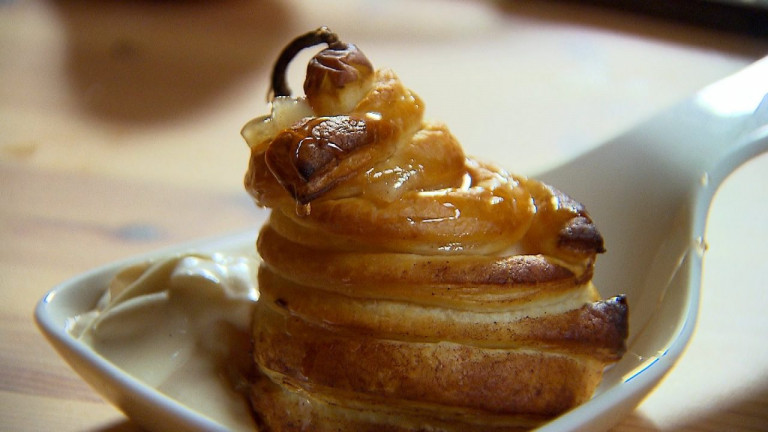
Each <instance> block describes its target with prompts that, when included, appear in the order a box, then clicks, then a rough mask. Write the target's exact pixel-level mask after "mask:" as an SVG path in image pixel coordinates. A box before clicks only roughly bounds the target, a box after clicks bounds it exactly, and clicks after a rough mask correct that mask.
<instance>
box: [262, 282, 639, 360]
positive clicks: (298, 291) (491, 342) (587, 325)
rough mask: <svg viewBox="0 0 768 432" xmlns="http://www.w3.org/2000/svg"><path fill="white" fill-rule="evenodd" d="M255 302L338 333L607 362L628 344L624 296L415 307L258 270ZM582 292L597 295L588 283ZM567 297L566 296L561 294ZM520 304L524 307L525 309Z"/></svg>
mask: <svg viewBox="0 0 768 432" xmlns="http://www.w3.org/2000/svg"><path fill="white" fill-rule="evenodd" d="M259 279H260V281H266V282H267V283H263V284H262V286H263V287H264V289H263V290H262V292H261V301H262V302H263V304H264V305H265V307H268V308H272V309H276V311H277V312H278V313H282V314H286V315H292V316H296V317H299V318H301V319H302V320H304V321H306V322H307V323H310V324H313V325H317V326H322V327H326V328H328V329H330V330H332V331H335V332H338V333H347V334H350V335H352V336H353V335H364V336H370V337H377V338H380V339H397V340H402V341H412V342H433V343H434V342H440V341H451V342H456V343H462V344H466V345H472V346H478V347H485V348H510V349H539V350H543V351H547V352H553V353H562V354H573V355H586V356H590V357H593V358H595V359H599V360H600V361H603V362H605V363H610V362H612V361H616V360H618V359H619V358H620V357H621V356H622V355H623V354H624V351H625V350H626V348H625V343H624V341H625V339H626V337H627V333H628V314H627V305H626V301H625V299H624V297H621V296H620V297H614V298H611V299H608V300H599V301H593V302H589V303H585V304H584V305H583V306H581V307H578V308H575V309H572V310H568V311H566V312H563V313H551V312H550V313H544V314H542V315H538V316H529V315H528V314H530V313H532V312H536V313H541V312H538V309H545V310H546V309H547V308H549V310H550V311H551V310H553V308H555V309H556V308H557V307H558V304H557V303H558V302H560V301H563V299H562V298H559V297H555V298H554V299H552V300H553V301H552V303H547V302H544V301H541V300H539V301H537V304H536V308H535V309H533V310H527V309H525V306H522V307H521V308H520V309H522V312H517V313H515V312H512V313H509V312H506V311H503V310H502V311H493V310H484V311H482V312H474V311H466V310H455V309H447V308H445V307H442V306H439V307H434V306H432V305H423V304H422V305H420V304H415V303H413V301H385V300H380V299H364V298H363V299H359V298H351V297H348V296H345V295H339V294H334V293H331V292H327V291H322V290H313V289H309V288H307V287H304V286H301V285H296V284H293V283H290V282H288V281H286V280H284V279H283V280H280V277H279V276H277V275H274V274H273V273H271V272H270V271H269V270H266V269H262V271H261V272H260V274H259ZM584 294H586V295H590V294H591V295H594V296H595V297H596V293H594V290H593V289H592V287H591V286H589V287H588V289H585V293H584ZM566 296H567V294H566ZM526 310H527V311H528V312H527V313H526Z"/></svg>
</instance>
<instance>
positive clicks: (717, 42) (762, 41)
mask: <svg viewBox="0 0 768 432" xmlns="http://www.w3.org/2000/svg"><path fill="white" fill-rule="evenodd" d="M591 3H599V2H597V1H592V2H590V1H584V2H582V1H576V0H559V1H542V0H516V1H506V2H499V3H498V4H499V8H500V9H501V10H502V11H504V12H505V13H508V14H513V15H519V16H523V17H527V18H530V19H536V20H541V21H542V22H559V23H570V24H573V25H576V26H584V27H591V28H604V29H605V30H607V31H611V32H615V33H628V34H633V35H639V36H641V37H643V38H644V39H657V40H663V41H666V42H671V43H674V44H681V45H688V46H695V47H700V48H701V49H704V50H715V51H722V52H723V53H725V54H727V55H729V56H733V55H735V56H746V57H753V58H760V57H763V56H764V55H765V54H766V52H767V51H768V39H766V38H760V37H757V36H749V35H744V34H739V33H737V32H727V31H714V30H713V29H712V28H711V26H710V27H707V26H705V25H694V24H691V23H690V22H685V21H681V20H674V19H666V18H663V17H659V16H653V15H651V14H646V13H640V12H631V11H629V10H622V9H618V8H610V7H603V6H599V5H596V4H591ZM604 3H610V2H604ZM649 23H653V24H652V25H649Z"/></svg>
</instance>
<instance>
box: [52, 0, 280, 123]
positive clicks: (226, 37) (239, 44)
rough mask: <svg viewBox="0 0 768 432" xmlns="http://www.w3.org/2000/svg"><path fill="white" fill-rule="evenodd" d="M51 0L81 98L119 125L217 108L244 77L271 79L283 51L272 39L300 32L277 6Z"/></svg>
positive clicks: (261, 2) (263, 0)
mask: <svg viewBox="0 0 768 432" xmlns="http://www.w3.org/2000/svg"><path fill="white" fill-rule="evenodd" d="M53 4H54V5H55V10H56V12H57V15H58V19H59V20H60V22H61V24H62V26H63V28H64V31H65V35H66V40H65V43H66V50H65V55H66V58H65V60H64V61H65V71H66V73H67V74H68V79H69V81H70V82H71V87H72V92H74V94H75V97H76V100H77V101H78V102H80V103H81V104H82V106H83V109H84V110H85V111H86V112H87V113H88V114H91V115H93V116H95V117H97V118H99V119H100V120H107V121H111V122H115V123H128V124H133V125H136V124H151V123H158V122H164V121H169V120H173V119H174V118H178V117H181V116H186V115H189V114H190V113H193V112H194V111H195V110H196V109H200V108H201V107H205V106H209V105H210V104H211V103H215V100H216V98H220V97H225V96H226V93H227V92H228V91H232V90H231V89H232V88H233V87H234V86H235V85H236V84H237V83H239V82H241V81H242V80H244V79H245V78H247V77H248V76H251V75H252V74H254V73H258V74H264V75H268V73H269V69H270V68H271V63H272V58H274V57H275V56H276V53H277V52H279V50H280V49H281V48H282V46H281V45H280V44H278V45H279V46H274V45H271V44H272V43H273V42H271V41H282V40H286V41H287V40H289V39H290V38H291V37H292V36H293V33H294V30H293V29H292V28H291V25H290V24H291V17H290V16H288V15H289V12H288V11H286V10H285V7H284V5H283V4H282V3H281V2H280V1H279V0H216V1H203V0H199V1H190V0H187V1H169V0H166V1H159V0H158V1H150V0H143V1H142V0H128V1H104V0H69V1H67V0H55V1H54V2H53ZM257 97H263V98H265V99H266V90H265V91H264V94H263V95H257Z"/></svg>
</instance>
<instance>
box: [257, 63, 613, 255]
mask: <svg viewBox="0 0 768 432" xmlns="http://www.w3.org/2000/svg"><path fill="white" fill-rule="evenodd" d="M325 73H327V72H326V69H325V68H320V67H313V65H312V64H310V66H309V68H308V72H307V76H308V81H309V78H311V77H315V80H317V81H321V80H322V79H321V78H317V77H316V76H317V75H322V74H325ZM369 75H370V76H365V77H361V78H359V79H358V81H355V82H354V83H355V84H359V85H356V86H354V87H353V88H352V89H349V88H347V87H342V88H340V89H338V90H337V91H338V93H339V99H341V100H342V102H339V103H337V104H331V103H326V104H325V105H330V106H323V111H324V112H323V114H318V113H317V112H315V111H314V109H313V107H312V106H311V105H310V104H309V102H308V99H309V95H308V98H307V99H303V98H290V97H278V98H276V99H275V100H274V102H273V113H272V115H271V116H267V117H261V118H258V119H255V120H253V121H252V122H250V123H249V124H248V125H246V127H245V128H244V129H243V135H244V136H245V138H246V140H247V142H248V143H249V145H250V146H251V159H250V167H249V171H248V173H247V175H246V180H245V182H246V188H247V190H248V191H249V192H250V193H251V194H252V196H253V197H254V198H255V200H256V202H257V203H258V204H259V205H262V206H266V207H270V208H272V209H273V210H274V214H273V227H274V228H275V229H277V230H279V231H280V233H281V234H282V235H284V236H286V237H288V238H290V239H291V240H293V241H295V242H297V243H300V244H304V245H307V246H314V247H323V248H327V249H339V250H358V251H360V250H386V251H390V252H399V253H422V254H424V253H426V254H445V255H455V254H460V255H467V254H472V255H476V254H482V255H489V254H504V253H507V252H508V251H509V249H510V248H512V247H514V248H518V249H517V250H519V251H520V252H523V253H528V254H537V253H543V254H547V255H550V256H553V257H556V258H558V259H562V260H564V261H567V262H570V263H574V264H585V263H589V262H591V260H592V258H593V257H594V256H595V254H596V253H599V252H602V251H603V239H602V237H601V236H600V234H599V233H598V231H597V230H596V229H595V227H594V225H593V223H592V221H591V219H590V218H589V216H588V214H587V213H586V211H585V210H584V208H583V206H582V205H581V204H579V203H577V202H575V201H574V200H572V199H570V198H568V197H567V196H565V195H564V194H562V193H560V192H559V191H557V190H555V189H553V188H551V187H549V186H547V185H544V184H542V183H540V182H537V181H535V180H531V179H528V178H525V177H522V176H516V175H511V174H509V173H507V172H505V171H504V170H502V169H500V168H498V167H495V166H492V165H490V164H487V163H483V162H479V161H477V160H475V159H472V158H470V157H467V156H466V155H465V154H464V152H463V150H462V148H461V146H460V145H459V143H458V142H457V140H456V139H455V138H454V137H453V136H452V135H451V133H450V132H449V131H448V129H447V127H446V126H445V125H443V124H439V123H434V122H426V121H424V120H423V111H424V104H423V102H422V101H421V99H420V98H419V97H418V96H417V95H415V94H414V93H413V92H411V91H410V90H408V89H407V88H405V87H404V86H403V84H402V82H401V81H400V80H399V79H398V77H397V76H396V75H395V74H394V73H393V72H392V71H391V70H387V69H384V70H378V71H375V72H373V71H371V72H369ZM311 94H312V93H311V92H310V95H311ZM309 100H311V99H309ZM337 105H338V106H337ZM345 105H347V106H352V108H351V109H349V110H347V111H342V110H343V109H344V106H345Z"/></svg>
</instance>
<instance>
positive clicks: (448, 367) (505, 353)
mask: <svg viewBox="0 0 768 432" xmlns="http://www.w3.org/2000/svg"><path fill="white" fill-rule="evenodd" d="M254 357H255V360H256V363H257V364H258V365H259V367H260V368H261V369H262V371H269V373H272V372H275V373H278V374H281V375H286V376H288V377H291V378H293V379H294V380H296V384H298V385H300V386H302V387H303V388H304V389H305V390H307V391H308V392H310V393H311V392H313V391H315V390H316V389H317V388H318V387H319V388H329V389H331V388H332V389H334V390H338V391H342V392H353V393H360V394H363V395H376V396H379V397H381V398H383V399H387V400H389V399H392V400H408V401H421V402H425V403H432V404H438V405H444V406H447V407H465V408H470V409H480V410H484V411H488V412H491V413H496V414H507V415H534V416H554V415H557V414H560V413H562V412H564V411H566V410H568V409H570V408H572V407H573V406H575V405H578V404H580V403H582V402H584V401H586V400H587V399H588V398H589V397H590V396H591V394H592V392H593V391H594V389H595V388H596V386H597V384H598V383H599V381H600V378H601V374H602V370H603V367H604V363H603V362H601V361H598V360H595V359H592V358H589V357H584V356H573V355H561V354H553V353H547V352H539V351H533V350H508V349H489V348H481V347H473V346H468V345H462V344H456V343H450V342H436V343H422V342H403V341H397V340H387V339H378V338H371V337H368V336H361V335H354V336H353V335H350V334H346V333H338V332H334V331H331V330H329V329H326V328H323V327H319V326H313V325H311V324H308V323H306V322H303V321H302V320H301V319H299V318H297V317H291V316H284V315H280V314H277V313H275V312H274V311H272V310H269V309H267V308H265V307H263V306H262V307H261V308H259V312H258V313H257V314H256V320H255V322H254Z"/></svg>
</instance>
